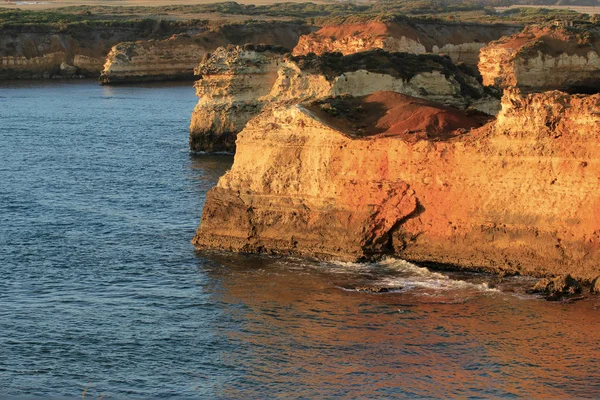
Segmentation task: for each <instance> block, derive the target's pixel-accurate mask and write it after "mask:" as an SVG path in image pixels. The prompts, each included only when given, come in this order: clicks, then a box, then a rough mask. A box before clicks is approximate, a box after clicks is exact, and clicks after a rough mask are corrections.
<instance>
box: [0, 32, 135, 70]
mask: <svg viewBox="0 0 600 400" xmlns="http://www.w3.org/2000/svg"><path fill="white" fill-rule="evenodd" d="M127 37H129V32H126V31H119V30H115V31H113V32H104V31H102V30H99V31H97V32H94V33H90V37H89V38H88V39H87V40H86V41H81V40H79V39H78V38H77V35H73V34H70V33H68V32H52V31H50V32H47V31H42V32H35V31H33V32H27V27H24V28H23V30H19V31H17V30H14V29H13V30H8V29H5V30H4V32H2V35H0V79H42V78H51V77H53V76H54V77H66V78H70V77H72V76H74V75H76V76H79V75H82V76H85V77H96V76H98V75H99V74H100V71H101V70H102V65H103V64H104V57H105V55H106V52H107V51H108V49H109V48H110V45H112V44H113V43H114V42H116V41H120V40H123V39H124V38H127ZM90 43H93V44H91V45H89V46H88V44H90ZM61 64H65V65H68V66H71V67H73V68H74V69H73V70H69V71H68V72H69V73H70V74H69V73H65V68H63V69H62V70H61V68H60V66H61ZM61 72H62V73H61Z"/></svg>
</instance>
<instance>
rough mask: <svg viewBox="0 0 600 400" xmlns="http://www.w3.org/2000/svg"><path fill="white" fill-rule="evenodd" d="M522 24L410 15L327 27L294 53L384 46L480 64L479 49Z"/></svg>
mask: <svg viewBox="0 0 600 400" xmlns="http://www.w3.org/2000/svg"><path fill="white" fill-rule="evenodd" d="M521 28H522V27H517V26H509V25H491V24H487V25H486V24H465V23H461V24H450V23H449V24H443V23H439V22H438V23H425V22H416V21H412V20H410V19H407V18H397V19H396V20H392V21H372V22H368V23H364V24H342V25H335V26H324V27H323V28H321V29H320V30H319V31H317V32H314V33H311V34H309V35H305V36H302V37H301V38H300V40H299V42H298V45H297V46H296V47H295V48H294V55H306V54H309V53H315V54H323V53H332V52H341V53H343V54H352V53H357V52H361V51H367V50H373V49H383V50H386V51H388V52H407V53H413V54H425V53H433V54H443V55H448V56H450V58H451V59H452V61H454V62H455V63H459V62H463V63H465V64H469V65H472V66H476V65H477V61H478V56H479V50H480V49H481V48H482V47H483V46H485V45H486V44H487V43H488V42H490V41H492V40H496V39H498V38H500V37H502V36H504V35H510V34H512V33H515V32H517V31H518V30H520V29H521Z"/></svg>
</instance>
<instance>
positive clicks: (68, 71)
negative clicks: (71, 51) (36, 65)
mask: <svg viewBox="0 0 600 400" xmlns="http://www.w3.org/2000/svg"><path fill="white" fill-rule="evenodd" d="M76 73H77V67H74V66H72V65H69V64H67V63H65V62H64V63H62V64H60V74H61V75H62V76H68V77H71V76H73V75H75V74H76Z"/></svg>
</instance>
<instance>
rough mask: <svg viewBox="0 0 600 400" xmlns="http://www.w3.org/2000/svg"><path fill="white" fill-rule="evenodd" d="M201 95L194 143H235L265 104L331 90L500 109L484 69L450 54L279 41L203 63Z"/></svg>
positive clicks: (204, 146) (232, 50)
mask: <svg viewBox="0 0 600 400" xmlns="http://www.w3.org/2000/svg"><path fill="white" fill-rule="evenodd" d="M196 73H197V74H198V75H199V76H200V79H199V80H198V81H197V82H196V84H195V88H196V93H197V95H198V97H199V98H200V99H199V101H198V104H197V105H196V108H195V109H194V112H193V114H192V119H191V124H190V147H191V149H192V150H201V151H235V139H236V136H237V133H238V132H239V131H241V130H242V129H243V128H244V126H245V125H246V123H247V122H248V121H249V120H250V119H251V118H252V117H254V116H256V115H258V114H259V113H260V112H261V111H262V110H263V109H265V108H270V107H275V106H277V105H279V104H297V103H300V102H303V101H308V100H311V99H312V100H314V99H320V98H326V97H330V96H339V95H352V96H364V95H368V94H370V93H373V92H376V91H381V90H392V91H395V92H398V93H404V94H408V95H411V96H414V97H418V98H422V99H427V100H430V101H434V102H438V103H440V104H443V105H447V106H453V107H456V108H459V109H467V108H472V109H477V110H480V111H483V112H486V113H488V114H492V115H493V114H495V113H496V112H497V111H498V109H499V103H500V102H499V98H498V97H496V95H495V93H494V92H493V91H490V90H488V89H486V88H484V87H483V85H482V84H481V82H480V80H479V79H478V76H477V73H476V72H474V71H473V70H471V69H470V68H468V67H464V66H462V67H458V66H456V65H454V64H453V63H452V61H451V60H450V59H449V58H448V57H441V56H436V55H432V54H423V55H415V54H410V53H388V52H386V51H383V50H381V49H377V50H371V51H365V52H361V53H356V54H349V55H345V56H344V55H343V54H341V53H325V54H321V55H315V54H309V55H306V56H292V55H284V52H283V51H281V50H277V51H276V50H274V49H273V48H272V47H268V46H267V47H265V46H262V47H260V46H259V47H256V46H254V47H252V46H251V47H248V46H246V47H239V46H238V47H235V46H230V47H228V48H221V49H218V50H217V51H215V52H214V53H213V54H212V55H211V57H209V58H208V59H206V60H204V61H203V62H201V63H200V64H199V65H198V67H197V68H196Z"/></svg>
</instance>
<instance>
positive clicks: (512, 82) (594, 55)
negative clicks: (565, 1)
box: [479, 26, 600, 93]
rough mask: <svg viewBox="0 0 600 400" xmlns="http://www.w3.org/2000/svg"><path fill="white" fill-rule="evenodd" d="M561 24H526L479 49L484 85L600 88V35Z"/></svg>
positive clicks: (575, 89) (533, 88)
mask: <svg viewBox="0 0 600 400" xmlns="http://www.w3.org/2000/svg"><path fill="white" fill-rule="evenodd" d="M571 29H572V30H568V29H567V28H564V27H559V26H551V27H545V28H541V27H536V26H533V27H527V28H526V29H525V30H524V31H523V32H521V33H518V34H515V35H513V36H507V37H504V38H502V39H500V40H497V41H495V42H492V43H490V44H489V45H488V46H487V47H485V48H483V49H482V50H481V54H480V59H479V71H480V73H481V75H482V77H483V82H484V84H485V85H493V86H497V87H501V88H506V87H519V88H521V89H522V90H523V91H544V90H555V89H556V90H563V91H568V92H583V93H592V92H597V91H600V53H598V48H599V47H598V46H600V35H598V32H597V31H595V30H588V31H586V32H583V31H581V30H579V31H578V30H577V29H575V30H573V28H571Z"/></svg>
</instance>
